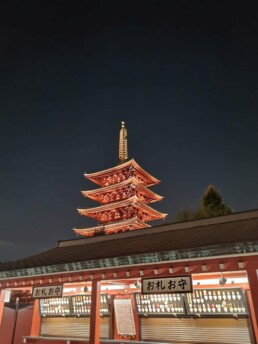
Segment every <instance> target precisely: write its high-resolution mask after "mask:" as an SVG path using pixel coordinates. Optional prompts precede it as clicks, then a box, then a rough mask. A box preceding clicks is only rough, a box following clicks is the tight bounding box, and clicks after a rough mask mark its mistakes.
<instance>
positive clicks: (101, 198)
mask: <svg viewBox="0 0 258 344" xmlns="http://www.w3.org/2000/svg"><path fill="white" fill-rule="evenodd" d="M82 194H83V196H85V197H88V198H90V199H92V200H94V201H96V202H99V203H101V204H108V203H111V202H117V201H122V200H124V199H127V198H130V197H132V196H137V198H138V199H139V200H140V201H142V202H144V203H152V202H157V201H160V200H162V199H163V197H162V196H160V195H157V194H156V193H154V192H152V191H151V190H149V189H147V188H146V187H145V186H143V185H142V184H141V183H140V182H138V181H137V179H136V178H135V177H132V178H129V179H127V180H125V181H123V182H121V183H118V184H112V185H109V186H105V187H103V188H100V189H95V190H90V191H82Z"/></svg>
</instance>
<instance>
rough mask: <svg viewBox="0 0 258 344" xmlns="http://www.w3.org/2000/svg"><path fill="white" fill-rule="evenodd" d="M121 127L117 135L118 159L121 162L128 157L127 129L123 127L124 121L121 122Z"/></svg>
mask: <svg viewBox="0 0 258 344" xmlns="http://www.w3.org/2000/svg"><path fill="white" fill-rule="evenodd" d="M121 124H122V127H121V129H120V135H119V159H120V162H121V163H123V162H125V161H126V160H127V159H128V149H127V130H126V128H125V122H122V123H121Z"/></svg>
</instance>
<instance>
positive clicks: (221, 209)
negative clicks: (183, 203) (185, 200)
mask: <svg viewBox="0 0 258 344" xmlns="http://www.w3.org/2000/svg"><path fill="white" fill-rule="evenodd" d="M231 213H232V209H231V208H230V207H229V206H227V205H226V204H225V203H224V202H223V199H222V197H221V195H220V193H219V191H217V190H216V188H215V187H214V186H213V185H209V186H208V187H207V189H206V190H205V192H204V195H203V196H202V198H201V200H200V206H199V208H197V209H196V210H194V209H181V210H180V211H179V212H178V213H177V214H176V215H175V216H174V220H175V221H178V222H180V221H188V220H195V219H203V218H207V217H213V216H220V215H227V214H231Z"/></svg>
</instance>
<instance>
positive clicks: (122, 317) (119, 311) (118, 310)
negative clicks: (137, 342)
mask: <svg viewBox="0 0 258 344" xmlns="http://www.w3.org/2000/svg"><path fill="white" fill-rule="evenodd" d="M114 307H115V317H116V326H117V333H118V334H121V335H133V336H134V335H135V334H136V332H135V323H134V316H133V308H132V301H131V300H130V299H118V300H114Z"/></svg>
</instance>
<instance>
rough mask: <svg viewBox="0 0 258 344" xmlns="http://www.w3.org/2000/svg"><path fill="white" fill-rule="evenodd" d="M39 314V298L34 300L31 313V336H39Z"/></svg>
mask: <svg viewBox="0 0 258 344" xmlns="http://www.w3.org/2000/svg"><path fill="white" fill-rule="evenodd" d="M40 322H41V318H40V314H39V300H35V301H34V308H33V314H32V322H31V330H30V335H31V336H39V335H40Z"/></svg>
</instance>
